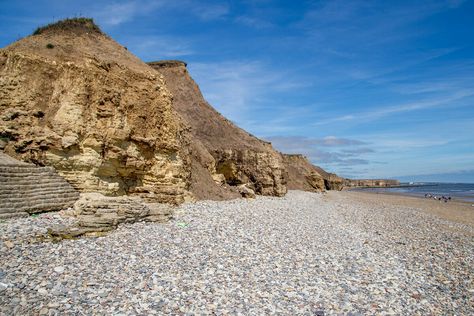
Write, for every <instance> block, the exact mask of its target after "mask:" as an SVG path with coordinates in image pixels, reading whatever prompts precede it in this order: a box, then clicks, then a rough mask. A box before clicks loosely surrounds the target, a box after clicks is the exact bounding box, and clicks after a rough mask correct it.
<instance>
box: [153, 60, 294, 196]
mask: <svg viewBox="0 0 474 316" xmlns="http://www.w3.org/2000/svg"><path fill="white" fill-rule="evenodd" d="M149 65H150V66H152V67H153V68H154V69H156V70H157V71H158V72H159V73H161V74H163V75H164V79H165V82H166V85H167V87H168V88H169V90H170V91H171V93H172V95H173V103H172V105H173V108H174V109H175V110H176V112H178V113H179V114H180V115H181V117H182V118H183V119H184V121H185V122H187V124H188V125H189V126H190V127H191V129H190V133H191V135H192V136H191V137H192V139H191V141H190V143H191V146H190V151H191V152H192V153H193V154H192V155H191V157H192V161H191V163H192V164H193V166H194V168H195V169H199V170H201V171H202V172H201V173H202V174H203V176H204V177H207V180H205V181H207V182H208V183H211V182H213V183H214V184H213V185H212V186H213V188H212V189H211V190H209V192H200V188H199V187H200V184H199V183H194V182H192V183H191V187H190V190H191V191H192V192H193V193H194V194H195V195H196V196H197V197H198V198H214V197H213V196H212V195H214V194H215V193H214V192H219V191H222V190H221V189H222V188H223V187H222V186H221V184H222V182H223V181H224V182H225V183H226V184H227V185H228V186H231V187H235V186H238V185H242V184H244V185H246V186H248V187H249V188H251V189H252V190H254V191H255V193H257V194H261V195H275V196H282V195H284V194H285V193H286V191H287V189H286V171H285V167H284V163H283V159H282V157H281V156H280V154H279V153H278V152H276V151H275V150H274V149H273V147H272V146H271V144H270V143H267V142H264V141H262V140H260V139H258V138H256V137H254V136H252V135H250V134H249V133H247V132H246V131H244V130H242V129H240V128H239V127H237V126H236V125H234V124H233V123H232V122H230V121H229V120H227V119H226V118H225V117H223V116H222V115H221V114H220V113H218V112H217V111H216V110H214V109H213V108H212V107H211V106H210V105H209V104H208V103H207V102H206V100H205V99H204V97H203V96H202V94H201V91H200V90H199V87H198V86H197V84H196V83H195V82H194V80H193V79H192V78H191V77H190V75H189V73H188V70H187V69H186V64H185V63H184V62H180V61H160V62H151V63H149ZM201 181H202V180H201ZM227 188H228V187H227ZM229 192H230V196H232V193H233V192H234V191H229V190H227V193H229ZM209 193H211V195H208V194H209ZM227 193H226V194H224V195H227ZM227 196H229V195H227Z"/></svg>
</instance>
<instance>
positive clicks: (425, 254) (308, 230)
mask: <svg viewBox="0 0 474 316" xmlns="http://www.w3.org/2000/svg"><path fill="white" fill-rule="evenodd" d="M64 220H65V219H62V218H60V217H59V216H58V215H57V214H54V213H50V214H43V215H40V216H39V217H37V218H33V217H29V218H20V219H12V220H8V221H3V222H2V223H1V224H0V230H1V232H2V233H1V238H2V242H1V243H0V256H1V258H2V263H1V268H0V314H8V315H10V314H18V315H38V314H40V315H64V314H86V315H91V314H109V315H115V314H122V315H153V314H185V313H188V314H212V313H215V314H217V315H219V314H238V313H241V314H244V315H261V314H286V315H296V314H307V315H323V314H324V315H332V314H341V313H343V314H348V313H353V314H363V315H367V314H369V315H370V314H403V315H416V314H418V315H428V314H434V315H448V314H457V315H470V314H471V315H472V314H473V311H474V302H473V291H474V287H473V278H474V277H473V276H474V268H473V267H474V262H473V261H474V255H473V252H474V247H473V246H474V240H473V238H472V236H473V233H474V231H473V229H472V227H470V226H464V225H461V224H455V223H452V222H448V221H444V220H441V219H438V218H437V217H434V216H432V215H429V214H424V213H421V212H419V211H418V210H416V209H411V208H409V207H395V206H391V205H383V204H382V203H379V204H378V206H377V207H375V206H374V207H370V206H368V205H367V204H362V203H360V202H357V201H354V199H351V198H349V197H348V196H347V195H344V193H339V192H330V193H329V194H326V195H322V194H316V193H305V192H301V191H290V192H289V193H288V194H287V196H285V197H283V198H273V197H257V198H256V199H252V200H244V199H238V200H231V201H225V202H209V201H202V202H198V203H195V204H184V205H182V206H181V207H180V208H179V209H178V211H177V212H176V214H175V219H174V220H173V221H171V222H169V223H168V224H153V223H135V224H131V225H128V224H127V225H122V226H119V229H118V230H116V231H113V232H111V233H110V234H109V235H107V236H106V237H102V238H81V239H76V240H66V241H63V242H61V243H41V242H35V239H34V236H35V235H36V234H41V233H44V232H45V230H46V227H47V226H48V225H50V224H60V223H61V222H62V221H64Z"/></svg>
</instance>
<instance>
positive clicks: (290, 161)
mask: <svg viewBox="0 0 474 316" xmlns="http://www.w3.org/2000/svg"><path fill="white" fill-rule="evenodd" d="M282 157H283V160H284V162H285V167H286V170H287V171H288V183H287V186H288V189H289V190H302V191H313V192H321V191H325V190H326V185H325V182H324V177H323V174H326V173H325V172H324V171H323V170H322V169H320V168H318V167H316V166H314V165H312V164H311V163H310V162H309V161H308V159H307V158H306V157H305V156H303V155H299V154H282ZM323 172H324V173H323Z"/></svg>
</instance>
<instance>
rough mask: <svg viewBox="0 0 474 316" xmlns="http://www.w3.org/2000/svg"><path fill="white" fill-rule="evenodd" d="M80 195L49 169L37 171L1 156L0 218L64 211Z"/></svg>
mask: <svg viewBox="0 0 474 316" xmlns="http://www.w3.org/2000/svg"><path fill="white" fill-rule="evenodd" d="M78 198H79V193H78V192H77V191H76V190H74V189H73V188H72V187H71V185H70V184H69V183H67V182H66V180H64V179H63V178H61V177H60V176H59V175H58V174H57V173H56V171H55V170H54V169H53V168H51V167H37V166H35V165H32V164H27V163H24V162H21V161H18V160H16V159H13V158H11V157H9V156H8V155H5V154H4V153H2V152H0V218H8V217H16V216H27V215H28V214H32V213H39V212H46V211H57V210H62V209H66V208H68V207H70V206H72V205H73V204H74V202H75V201H76V200H77V199H78Z"/></svg>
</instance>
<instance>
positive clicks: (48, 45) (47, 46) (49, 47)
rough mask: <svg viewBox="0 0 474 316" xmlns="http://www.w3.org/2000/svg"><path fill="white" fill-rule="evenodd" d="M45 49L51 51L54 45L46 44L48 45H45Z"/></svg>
mask: <svg viewBox="0 0 474 316" xmlns="http://www.w3.org/2000/svg"><path fill="white" fill-rule="evenodd" d="M46 48H48V49H53V48H54V45H53V44H51V43H48V44H46Z"/></svg>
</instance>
